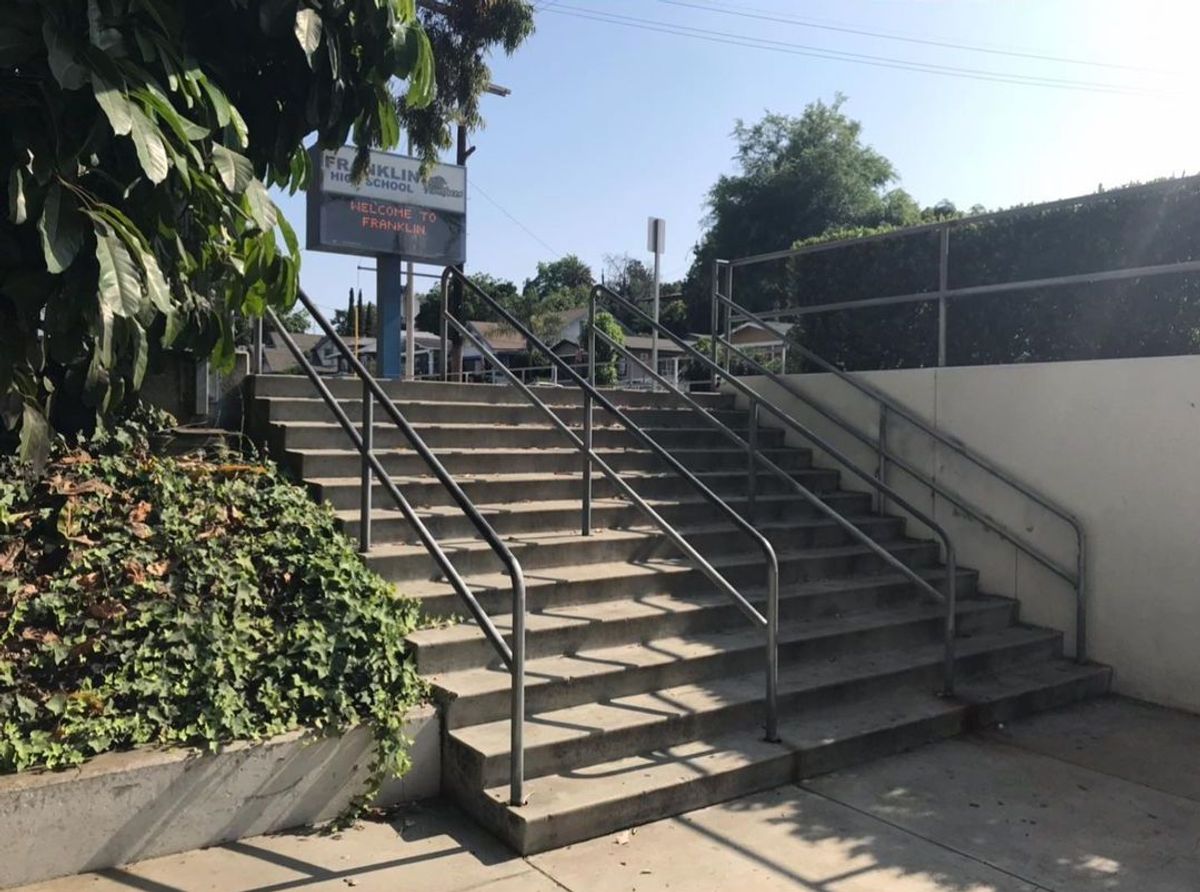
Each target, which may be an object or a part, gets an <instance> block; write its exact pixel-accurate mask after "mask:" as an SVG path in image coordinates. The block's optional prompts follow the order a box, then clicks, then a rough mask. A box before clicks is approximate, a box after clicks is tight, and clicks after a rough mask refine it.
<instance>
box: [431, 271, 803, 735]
mask: <svg viewBox="0 0 1200 892" xmlns="http://www.w3.org/2000/svg"><path fill="white" fill-rule="evenodd" d="M451 278H458V279H459V280H460V281H461V282H462V283H463V284H465V285H466V286H467V287H468V288H470V289H471V290H472V291H473V292H475V294H476V295H477V296H479V297H480V298H482V299H483V300H485V301H487V303H488V304H489V305H491V307H492V308H493V309H494V310H495V311H496V312H497V313H499V314H500V315H501V316H502V317H503V318H504V319H505V320H506V321H507V322H508V323H509V325H511V326H512V327H513V328H514V329H515V330H517V331H519V332H521V333H522V334H524V335H525V337H526V338H527V339H528V340H529V342H530V343H531V344H532V345H533V346H534V347H535V348H536V349H538V350H540V351H541V352H542V353H544V354H545V355H546V356H548V357H549V358H550V359H551V361H552V362H553V363H554V364H555V365H557V366H558V367H559V368H560V369H562V370H563V371H565V372H566V373H567V376H568V377H569V378H570V379H571V381H572V382H573V383H574V384H575V385H576V386H578V387H579V388H580V390H581V391H582V392H583V395H584V406H583V414H584V436H583V439H582V440H581V439H580V438H579V436H578V435H577V434H576V433H575V432H574V431H572V430H571V429H570V428H569V427H568V426H567V425H566V424H565V423H564V422H563V421H562V419H561V418H559V417H558V415H557V414H556V413H555V412H554V411H553V410H552V409H551V408H550V407H549V406H548V405H546V403H545V402H543V401H542V400H541V399H540V398H538V397H537V395H535V394H534V393H533V390H532V389H531V388H530V387H529V386H528V385H526V384H525V383H524V382H523V381H520V380H519V379H518V378H517V377H516V375H514V374H513V373H512V371H511V370H510V369H508V368H507V367H506V366H505V365H504V364H503V363H502V362H500V360H499V359H498V358H497V357H496V356H495V354H494V353H492V351H491V350H490V349H489V348H488V347H487V345H486V343H485V342H484V341H483V339H482V338H476V336H475V335H474V334H473V333H471V332H470V331H469V329H468V328H467V326H466V325H465V324H464V323H463V322H461V321H460V320H458V319H456V318H455V317H454V316H453V315H452V314H451V313H450V311H449V302H448V300H447V297H448V291H449V285H450V280H451ZM594 323H595V319H594V314H591V315H590V316H589V329H590V331H592V332H595V324H594ZM451 325H453V326H454V328H455V329H456V330H457V331H459V332H460V333H462V334H463V335H464V336H466V337H468V338H470V339H471V340H472V341H473V343H475V346H476V347H477V348H478V349H479V350H480V352H481V353H483V354H484V355H485V356H486V357H487V359H488V361H489V362H491V363H492V364H493V365H495V366H496V368H497V369H499V370H501V372H502V373H503V374H504V375H505V376H506V377H507V378H508V379H509V381H511V382H512V383H513V385H514V386H515V387H516V388H517V389H518V390H520V391H521V393H522V394H523V395H524V396H525V397H526V399H528V400H529V401H530V402H531V403H532V404H533V405H535V406H536V407H538V408H539V409H541V410H542V412H544V413H545V414H546V415H547V416H548V417H549V418H550V419H551V421H552V423H553V424H554V425H555V426H556V427H557V428H558V429H559V430H560V431H562V432H563V433H565V434H566V435H567V437H568V438H569V439H570V440H571V441H572V443H573V444H574V445H575V446H576V447H577V448H579V449H580V451H581V452H582V453H583V455H584V473H583V484H584V489H583V497H582V504H583V524H582V526H583V535H585V536H586V535H589V534H590V532H591V501H592V493H591V468H592V465H593V463H594V464H595V465H596V467H598V468H599V469H600V471H601V473H603V474H604V475H605V476H606V477H608V478H609V479H610V480H611V481H612V482H613V484H614V485H615V486H616V487H617V488H618V489H619V490H620V491H621V492H622V493H624V495H625V496H626V497H627V498H629V499H630V501H632V502H633V503H634V504H635V505H636V506H637V507H638V508H639V509H641V510H642V511H643V512H644V513H645V514H646V515H647V516H648V517H649V518H650V519H651V520H652V521H653V522H654V523H655V524H656V525H657V526H658V527H659V528H660V529H661V530H662V531H663V533H664V534H665V535H666V536H667V538H668V539H669V540H670V541H671V542H672V544H674V545H675V546H676V547H677V548H679V549H680V550H681V551H682V552H683V553H684V554H685V555H686V556H687V557H688V559H689V560H691V561H692V563H693V564H694V565H695V566H696V568H697V569H699V570H700V571H701V572H702V573H703V574H704V575H705V576H707V577H708V578H709V580H710V581H712V582H713V583H714V584H715V585H716V586H717V587H718V588H719V589H721V591H722V592H724V593H725V594H726V595H728V596H729V597H730V598H731V599H732V600H733V602H734V603H735V604H736V605H737V607H738V608H739V609H740V610H741V611H742V613H743V614H745V615H746V617H747V618H748V619H749V620H750V621H751V622H752V623H753V624H754V625H756V626H757V627H759V628H762V629H765V630H766V633H767V648H766V650H767V654H766V656H767V667H766V688H767V691H766V707H767V708H766V722H765V737H766V739H767V740H769V741H777V740H778V739H779V709H778V688H779V559H778V557H777V555H776V554H775V549H774V547H773V546H772V545H771V543H770V541H769V540H768V539H767V537H766V536H764V535H763V534H762V533H760V532H759V531H758V530H756V529H755V528H754V527H753V525H751V524H750V523H749V522H747V521H746V519H745V518H744V517H742V516H741V515H740V514H738V513H737V512H736V511H734V510H733V509H732V508H731V507H729V505H728V504H727V503H726V502H725V501H724V500H723V499H722V498H721V497H720V496H718V495H717V494H716V493H714V492H713V491H712V490H711V489H709V487H708V486H706V485H705V484H704V483H703V482H702V481H701V480H700V479H699V478H698V477H696V475H695V474H693V473H692V472H691V471H689V470H688V469H687V468H685V467H684V466H683V465H682V464H680V463H679V461H678V460H677V459H676V458H675V457H674V456H673V455H671V454H670V453H669V452H667V451H666V450H665V449H663V447H662V446H660V445H659V444H658V443H657V442H656V441H655V440H654V439H653V438H651V437H650V436H649V435H648V434H647V433H646V432H645V431H643V430H642V429H641V428H640V427H639V426H638V425H637V424H635V423H634V422H633V421H632V420H631V419H630V418H629V416H628V415H626V414H625V413H624V412H622V411H621V410H620V409H619V408H618V407H617V406H616V405H614V404H613V403H612V402H611V401H610V400H609V399H608V398H607V397H605V396H604V395H603V393H601V392H600V391H599V390H598V389H597V388H596V387H595V386H594V383H593V381H590V380H586V379H584V378H583V377H582V376H581V375H579V374H578V373H577V372H576V371H575V370H574V369H573V368H572V367H571V365H570V364H569V363H567V362H566V361H565V360H563V359H561V358H560V357H558V356H557V355H556V354H555V353H554V352H553V351H551V350H550V348H549V347H547V346H546V345H545V344H544V343H543V342H542V341H541V340H540V339H539V338H538V337H537V336H536V335H535V334H534V333H533V332H532V331H530V330H529V329H528V328H527V327H526V326H525V325H524V324H522V323H521V322H520V321H519V320H518V319H516V318H515V317H514V316H513V315H512V314H511V313H510V312H509V311H508V310H507V309H505V308H504V307H503V306H501V305H500V304H499V303H498V302H497V301H496V300H495V299H493V298H492V296H491V295H489V294H487V293H486V292H485V291H483V290H482V289H481V288H480V287H479V286H478V285H476V284H475V283H474V282H472V281H471V280H470V279H468V278H467V277H466V276H465V275H464V274H463V273H462V272H460V271H459V270H457V269H455V268H454V267H446V270H445V272H444V273H443V274H442V332H443V337H444V336H445V335H446V334H447V332H448V329H449V327H450V326H451ZM589 353H590V355H594V354H595V350H594V348H593V349H591V350H590V351H589ZM446 371H447V372H448V369H446ZM589 377H591V378H593V379H594V375H591V376H589ZM593 402H595V403H598V404H599V405H600V407H601V408H603V409H604V410H605V411H607V412H608V413H609V414H610V415H612V416H613V417H615V418H616V419H617V420H618V421H619V422H620V423H621V424H622V425H623V426H624V427H625V429H626V430H627V431H629V432H630V433H631V434H633V435H634V436H635V437H636V438H637V439H638V440H640V441H641V442H642V443H643V444H644V445H645V446H646V447H647V448H649V449H650V450H651V451H652V452H653V453H655V454H656V455H657V456H658V457H659V458H660V459H662V460H663V461H665V462H666V463H667V464H668V465H669V466H670V467H671V469H672V470H674V471H675V472H676V473H677V474H679V475H680V476H682V477H683V478H684V479H686V480H687V481H688V482H689V483H690V484H691V485H692V486H693V487H694V488H695V489H696V490H697V491H698V492H699V493H700V494H701V496H703V497H704V499H705V500H706V501H708V502H709V503H710V504H711V505H713V506H714V507H716V508H717V509H718V510H720V511H721V512H722V513H724V514H725V515H726V516H727V517H728V518H730V519H731V520H732V521H733V523H734V525H735V526H736V527H738V529H740V530H741V531H742V532H743V533H745V534H746V535H747V536H749V537H750V538H751V539H753V540H754V541H755V542H756V544H757V545H758V546H759V548H760V549H761V550H762V552H763V556H764V559H765V561H766V566H767V612H766V616H764V615H763V614H762V613H760V612H759V611H758V609H757V608H756V607H754V605H753V604H751V603H750V601H749V600H748V599H747V598H746V597H745V596H744V595H742V594H741V593H740V592H739V591H738V590H737V589H736V588H734V587H733V585H732V584H731V583H730V582H729V581H728V580H727V579H726V578H725V577H724V576H723V575H722V574H721V573H720V572H719V571H718V570H717V569H716V568H715V567H713V566H712V564H710V563H709V562H708V561H706V560H705V559H704V558H703V556H701V555H700V553H699V552H698V551H696V549H695V547H694V546H693V545H692V544H691V543H690V542H688V541H687V540H686V539H685V538H684V537H683V535H682V534H681V533H680V532H679V531H678V530H676V529H675V528H674V527H673V526H671V524H670V523H668V522H667V520H666V519H665V518H663V517H662V515H660V514H659V513H658V512H657V511H655V510H654V509H653V508H652V507H651V506H650V505H649V504H648V503H647V502H646V501H645V500H644V499H643V498H642V497H641V496H639V495H638V494H637V492H636V491H635V490H634V489H633V488H632V487H631V486H629V484H627V483H626V482H625V481H624V480H623V479H622V478H621V476H620V474H618V473H617V472H616V471H614V470H613V469H612V467H610V466H609V465H608V464H607V463H606V462H605V461H604V460H603V459H601V458H600V456H599V455H598V454H597V453H596V451H595V450H594V449H593V448H592V403H593Z"/></svg>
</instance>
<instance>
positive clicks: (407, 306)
mask: <svg viewBox="0 0 1200 892" xmlns="http://www.w3.org/2000/svg"><path fill="white" fill-rule="evenodd" d="M412 150H413V141H412V134H411V133H410V134H409V135H408V154H409V155H410V156H411V155H412ZM404 269H405V272H406V273H407V274H408V287H407V288H405V290H404V380H405V381H411V380H413V378H415V377H416V375H417V308H416V306H415V305H414V304H415V301H416V290H415V289H414V288H413V262H412V261H411V260H410V261H408V263H406V264H405V266H404ZM377 349H378V348H377Z"/></svg>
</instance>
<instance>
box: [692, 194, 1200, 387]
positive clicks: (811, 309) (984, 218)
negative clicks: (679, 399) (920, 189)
mask: <svg viewBox="0 0 1200 892" xmlns="http://www.w3.org/2000/svg"><path fill="white" fill-rule="evenodd" d="M1197 186H1200V176H1191V177H1180V178H1178V179H1172V180H1164V181H1162V182H1157V183H1145V184H1143V185H1140V186H1129V187H1126V188H1123V189H1112V190H1109V191H1108V192H1099V193H1095V194H1092V195H1079V196H1075V197H1073V198H1064V199H1060V200H1058V201H1051V202H1046V203H1043V204H1034V205H1026V206H1024V207H1018V208H1009V209H1008V210H1003V211H992V212H990V213H985V214H975V215H972V216H967V217H958V218H955V219H949V220H939V221H937V222H934V223H924V224H922V225H920V226H906V227H903V228H901V229H893V230H889V231H888V232H881V233H876V234H875V235H867V236H861V237H859V238H850V239H841V240H838V241H833V242H822V243H820V244H814V245H804V246H802V247H799V248H787V249H784V250H782V251H771V252H768V253H765V254H754V255H752V256H749V257H739V258H737V259H733V260H715V261H713V290H714V292H715V291H717V290H719V288H720V285H719V284H718V283H719V281H720V276H721V273H722V271H723V272H724V274H725V276H724V278H725V291H724V295H725V297H726V298H728V300H729V301H730V302H731V303H732V301H733V273H734V270H735V269H743V268H746V267H751V266H757V265H759V264H762V263H770V262H773V261H777V260H789V259H791V258H794V257H802V256H805V255H808V254H818V253H823V252H827V251H837V250H841V249H844V248H848V247H853V246H856V245H865V244H870V243H872V242H882V241H892V240H895V239H900V238H908V237H911V236H914V235H921V234H923V233H934V232H936V233H937V234H938V256H937V259H938V268H937V276H938V287H937V289H936V290H934V291H920V292H913V293H909V294H895V295H888V296H886V297H874V298H864V299H858V300H845V301H830V302H826V303H821V304H811V305H808V306H803V307H787V308H783V309H777V310H767V311H764V312H762V313H759V314H758V316H757V318H758V319H759V320H765V319H769V320H778V319H790V318H799V317H803V316H809V315H813V314H816V313H829V312H834V311H837V310H854V309H865V308H868V307H887V306H896V305H899V304H908V303H923V302H926V301H932V300H936V301H937V302H938V365H939V366H944V365H946V346H947V345H946V325H947V323H946V319H947V313H948V303H949V301H951V300H958V299H965V298H970V297H985V296H988V295H995V294H1002V293H1008V292H1020V291H1030V290H1035V289H1039V288H1054V287H1063V286H1068V285H1089V284H1095V283H1097V282H1114V281H1121V280H1125V279H1142V278H1151V277H1154V276H1163V275H1178V274H1181V273H1194V272H1200V261H1197V260H1190V261H1183V262H1179V263H1162V264H1154V265H1149V266H1137V267H1125V268H1118V269H1105V270H1095V271H1093V272H1088V273H1077V274H1073V275H1065V276H1050V277H1043V278H1038V279H1022V280H1014V281H1011V282H995V283H989V284H986V285H970V286H965V287H962V288H951V287H950V235H951V233H952V232H953V231H954V230H956V229H964V228H967V227H970V226H977V225H979V224H982V223H989V222H992V221H994V220H1000V219H1006V218H1010V217H1021V216H1030V215H1033V214H1039V213H1044V212H1046V211H1050V210H1056V209H1059V208H1066V207H1086V206H1088V205H1093V204H1101V203H1104V202H1106V201H1111V200H1112V199H1113V198H1114V197H1128V196H1130V195H1154V194H1158V193H1165V192H1172V191H1182V190H1184V189H1189V188H1195V187H1197ZM733 307H736V310H735V311H734V312H733V313H731V314H728V315H727V316H726V318H725V339H726V340H729V335H730V330H731V326H732V319H733V316H734V315H740V316H741V317H742V318H744V319H746V320H747V321H750V316H749V315H748V314H747V313H744V312H742V308H741V307H739V306H738V305H737V304H733ZM712 321H713V328H712V331H713V334H714V336H716V335H717V333H718V331H719V329H718V327H717V325H716V323H717V317H716V308H715V307H714V308H713V319H712ZM767 330H768V331H769V330H770V329H767ZM714 340H715V337H714ZM714 359H715V356H714Z"/></svg>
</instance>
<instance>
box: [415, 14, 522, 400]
mask: <svg viewBox="0 0 1200 892" xmlns="http://www.w3.org/2000/svg"><path fill="white" fill-rule="evenodd" d="M428 8H434V7H433V6H432V5H431V6H430V7H428ZM483 91H484V92H485V93H490V94H491V95H493V96H500V97H505V96H509V95H511V94H512V90H510V89H509V88H508V87H501V86H499V85H497V84H488V85H487V86H486V87H484V88H483ZM467 135H468V134H467V128H466V125H465V124H459V125H458V133H457V134H456V136H457V140H456V143H457V145H456V151H455V154H454V163H455V164H457V165H459V166H460V167H464V168H465V167H466V166H467V159H468V158H470V157H471V156H472V155H473V154H475V146H468V145H467ZM454 268H455V269H456V270H458V271H459V272H460V273H461V272H463V264H461V263H460V264H458V265H457V266H455V267H454ZM450 295H451V297H450V311H451V312H452V313H453V314H454V315H455V317H456V318H458V319H462V307H463V284H462V281H461V280H460V279H455V280H454V287H453V288H452V289H451V290H450ZM463 321H464V322H465V321H466V320H465V319H464V320H463ZM450 340H451V344H452V345H453V346H452V347H451V352H452V353H453V354H454V356H453V360H454V361H453V363H452V364H450V365H449V369H450V371H451V374H452V375H454V376H455V380H462V335H461V334H459V333H458V331H457V330H456V329H455V330H451V332H450ZM442 361H443V362H449V361H450V357H442Z"/></svg>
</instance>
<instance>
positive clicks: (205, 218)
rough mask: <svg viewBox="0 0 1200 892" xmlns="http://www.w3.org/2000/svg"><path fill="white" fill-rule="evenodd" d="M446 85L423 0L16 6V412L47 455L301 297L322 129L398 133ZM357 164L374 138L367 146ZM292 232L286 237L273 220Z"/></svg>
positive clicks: (0, 235) (7, 257)
mask: <svg viewBox="0 0 1200 892" xmlns="http://www.w3.org/2000/svg"><path fill="white" fill-rule="evenodd" d="M396 77H400V78H407V79H408V84H409V90H408V92H409V95H408V101H409V102H410V103H412V104H413V105H418V106H419V105H421V104H422V103H424V102H427V101H428V100H429V99H430V98H431V95H432V90H433V84H432V58H431V53H430V49H429V44H428V41H427V39H426V38H425V35H424V32H423V31H422V30H421V28H420V26H419V23H418V22H417V19H416V12H415V9H414V0H300V2H295V0H290V2H289V0H259V2H249V0H208V2H203V3H200V2H191V0H7V2H5V4H4V13H3V16H2V17H0V119H2V120H3V121H4V128H3V135H2V136H0V176H3V178H4V180H5V181H6V183H7V189H5V190H3V197H0V201H2V202H3V213H2V214H0V413H2V415H3V420H4V422H5V426H6V427H7V428H9V429H10V430H12V429H17V428H19V429H20V438H21V447H22V454H23V456H24V457H25V458H28V459H32V460H33V461H34V462H35V463H40V462H42V461H44V459H45V456H46V454H47V449H48V446H49V436H48V435H49V430H50V427H52V426H53V427H56V428H58V429H60V430H71V429H79V428H86V427H88V426H90V424H91V423H93V422H94V420H95V417H96V415H97V413H99V414H101V415H103V414H104V413H105V412H107V411H108V410H110V409H111V408H113V407H114V406H116V405H119V404H120V403H121V402H122V401H123V399H124V398H125V397H126V396H127V395H128V394H129V393H130V392H132V391H135V390H136V389H137V388H138V387H139V386H140V384H141V381H142V376H143V374H144V373H145V370H146V366H147V362H148V360H149V359H150V357H151V354H152V352H153V351H154V350H156V349H158V348H160V347H161V346H163V345H167V344H171V343H173V342H176V341H179V340H180V339H182V343H185V344H186V345H187V346H190V347H192V348H193V349H196V350H200V351H204V352H207V351H208V350H211V349H214V348H215V352H216V356H217V358H218V360H223V361H227V360H228V359H229V357H231V355H232V349H233V343H234V341H233V335H234V327H235V322H236V319H237V318H238V317H239V316H240V315H243V314H245V315H251V316H253V315H258V314H261V313H262V312H263V310H264V308H265V307H267V306H271V307H275V308H278V309H281V310H286V309H288V308H290V307H291V305H292V303H293V302H294V300H295V294H296V287H297V276H298V266H299V260H300V258H299V251H298V246H297V244H296V237H295V234H294V233H293V232H292V230H291V228H290V227H289V226H288V225H287V222H286V221H285V220H284V219H283V218H282V216H280V214H279V212H278V210H277V209H276V208H275V206H274V205H273V204H272V202H271V200H270V198H269V196H268V193H267V188H266V187H267V185H270V184H274V185H279V186H287V187H289V188H291V189H293V190H294V189H296V188H298V187H300V186H302V185H303V184H304V183H305V181H306V178H307V175H308V172H309V167H310V163H309V156H308V154H307V152H306V151H305V148H304V145H303V143H304V141H305V140H306V139H309V138H310V137H312V136H313V135H314V134H315V142H317V143H318V144H320V145H322V146H336V145H342V144H343V143H345V142H347V141H349V140H350V139H353V140H354V141H355V142H356V143H357V144H358V145H359V146H361V147H366V146H372V145H374V146H381V147H385V148H386V147H390V146H392V145H394V144H395V143H396V141H397V140H398V137H399V124H398V121H397V115H396V110H395V106H394V104H393V100H392V98H391V93H390V85H391V83H392V81H393V79H394V78H396ZM360 155H361V157H360V164H361V163H365V158H366V156H365V153H360ZM277 232H278V233H280V234H281V235H282V244H279V243H278V242H277V238H276V233H277Z"/></svg>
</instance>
